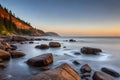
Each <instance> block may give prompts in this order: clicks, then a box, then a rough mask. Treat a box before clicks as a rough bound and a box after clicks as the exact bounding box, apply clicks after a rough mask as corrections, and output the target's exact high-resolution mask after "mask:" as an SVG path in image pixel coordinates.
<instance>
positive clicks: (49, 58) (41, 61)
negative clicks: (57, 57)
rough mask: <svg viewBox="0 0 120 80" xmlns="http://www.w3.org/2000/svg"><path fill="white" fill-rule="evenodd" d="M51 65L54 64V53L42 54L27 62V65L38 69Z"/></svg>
mask: <svg viewBox="0 0 120 80" xmlns="http://www.w3.org/2000/svg"><path fill="white" fill-rule="evenodd" d="M51 63H53V55H52V53H47V54H42V55H39V56H36V57H33V58H31V59H29V60H28V61H27V64H29V65H31V66H36V67H44V66H49V65H50V64H51Z"/></svg>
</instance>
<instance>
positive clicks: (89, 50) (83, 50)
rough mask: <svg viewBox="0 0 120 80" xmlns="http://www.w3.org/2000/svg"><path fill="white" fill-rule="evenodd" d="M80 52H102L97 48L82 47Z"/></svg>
mask: <svg viewBox="0 0 120 80" xmlns="http://www.w3.org/2000/svg"><path fill="white" fill-rule="evenodd" d="M81 52H82V53H84V54H97V53H99V52H102V50H101V49H98V48H91V47H83V48H81Z"/></svg>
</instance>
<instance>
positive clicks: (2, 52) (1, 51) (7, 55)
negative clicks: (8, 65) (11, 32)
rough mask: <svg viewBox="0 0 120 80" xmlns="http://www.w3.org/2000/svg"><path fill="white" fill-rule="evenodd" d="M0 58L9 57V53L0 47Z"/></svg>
mask: <svg viewBox="0 0 120 80" xmlns="http://www.w3.org/2000/svg"><path fill="white" fill-rule="evenodd" d="M0 59H2V60H8V59H10V54H9V53H8V52H6V51H4V50H2V49H0Z"/></svg>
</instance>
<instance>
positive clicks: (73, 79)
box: [30, 63, 81, 80]
mask: <svg viewBox="0 0 120 80" xmlns="http://www.w3.org/2000/svg"><path fill="white" fill-rule="evenodd" d="M30 80H81V79H80V76H79V74H78V73H77V72H76V71H75V70H74V69H73V68H72V67H71V66H70V65H69V64H67V63H64V64H62V65H60V66H58V67H57V68H55V69H52V70H48V71H45V72H42V73H39V74H37V75H35V76H32V77H31V78H30Z"/></svg>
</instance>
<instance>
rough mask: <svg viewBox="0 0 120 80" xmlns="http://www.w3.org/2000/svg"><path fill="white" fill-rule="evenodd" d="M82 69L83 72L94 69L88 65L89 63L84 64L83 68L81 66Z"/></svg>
mask: <svg viewBox="0 0 120 80" xmlns="http://www.w3.org/2000/svg"><path fill="white" fill-rule="evenodd" d="M80 71H81V72H82V73H86V72H87V73H90V72H91V71H92V69H91V67H90V66H89V65H88V64H85V65H83V66H82V67H81V68H80Z"/></svg>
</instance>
